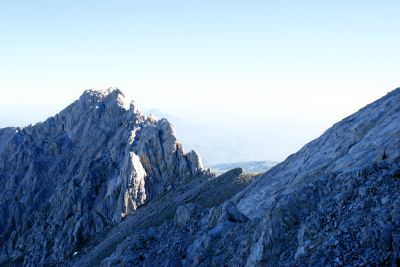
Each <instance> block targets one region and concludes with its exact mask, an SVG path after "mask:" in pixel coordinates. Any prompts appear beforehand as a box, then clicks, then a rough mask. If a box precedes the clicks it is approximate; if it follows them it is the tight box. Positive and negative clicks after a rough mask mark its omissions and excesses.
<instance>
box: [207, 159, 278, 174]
mask: <svg viewBox="0 0 400 267" xmlns="http://www.w3.org/2000/svg"><path fill="white" fill-rule="evenodd" d="M277 164H278V162H275V161H247V162H233V163H222V164H214V165H210V168H211V171H213V172H215V173H224V172H227V171H229V170H232V169H234V168H242V169H243V170H244V171H245V172H249V173H264V172H266V171H268V170H269V169H271V168H272V167H274V166H275V165H277Z"/></svg>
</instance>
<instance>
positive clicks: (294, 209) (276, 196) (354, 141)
mask: <svg viewBox="0 0 400 267" xmlns="http://www.w3.org/2000/svg"><path fill="white" fill-rule="evenodd" d="M217 188H218V187H217ZM399 188H400V89H396V90H394V91H393V92H391V93H389V94H388V95H386V96H385V97H383V98H382V99H380V100H378V101H376V102H374V103H372V104H370V105H368V106H367V107H365V108H363V109H361V110H360V111H359V112H357V113H355V114H354V115H352V116H349V117H348V118H346V119H344V120H343V121H341V122H339V123H337V124H335V125H334V126H333V127H332V128H331V129H329V130H327V131H326V132H325V133H324V134H323V135H322V136H321V137H320V138H318V139H316V140H314V141H312V142H311V143H309V144H307V145H306V146H304V147H303V148H302V149H301V150H300V151H299V152H297V153H296V154H294V155H292V156H290V157H288V159H287V160H285V161H284V162H282V163H281V164H278V165H277V166H275V167H273V168H272V169H271V170H270V171H268V172H267V173H265V174H264V175H261V176H259V177H258V178H256V180H255V181H254V182H253V183H251V184H250V185H249V186H247V187H246V188H245V189H243V190H241V191H240V192H239V193H237V194H236V195H234V196H233V197H231V198H229V199H226V200H224V201H223V202H218V203H213V204H212V205H209V206H200V205H197V201H196V200H195V199H191V200H189V203H188V204H185V205H181V206H178V207H177V208H176V212H175V217H174V219H172V216H170V218H169V219H168V218H165V220H163V221H159V222H157V223H154V224H152V225H147V226H144V227H142V228H139V229H138V230H130V231H127V232H126V233H129V234H126V235H125V237H124V240H123V241H122V242H121V241H119V242H118V244H117V245H114V246H113V247H112V249H111V250H109V251H107V253H98V254H91V253H86V254H85V255H83V256H82V258H81V260H80V261H78V262H79V263H88V261H84V260H82V259H85V258H86V259H92V258H93V255H97V256H99V255H101V257H98V258H97V259H96V262H95V263H96V264H100V263H101V265H102V266H221V265H222V266H379V265H380V266H396V264H399V261H400V190H399ZM177 194H178V195H179V193H177ZM219 203H220V204H219ZM151 205H152V203H149V205H148V206H147V207H146V208H150V207H151ZM134 218H136V219H137V220H139V218H138V217H137V216H136V215H135V214H133V215H131V216H130V217H129V218H128V219H129V220H134ZM101 244H103V245H104V243H100V245H101ZM105 247H107V245H106V246H105ZM99 248H101V249H100V250H101V251H103V252H105V251H106V250H105V249H104V247H101V246H99V245H98V246H96V245H94V246H93V248H91V249H90V251H91V252H95V251H97V252H99V251H100V250H97V249H99ZM107 254H109V255H108V256H107V257H105V255H107ZM91 263H92V264H83V265H80V264H76V262H75V263H72V265H74V264H75V266H96V265H95V264H93V262H91Z"/></svg>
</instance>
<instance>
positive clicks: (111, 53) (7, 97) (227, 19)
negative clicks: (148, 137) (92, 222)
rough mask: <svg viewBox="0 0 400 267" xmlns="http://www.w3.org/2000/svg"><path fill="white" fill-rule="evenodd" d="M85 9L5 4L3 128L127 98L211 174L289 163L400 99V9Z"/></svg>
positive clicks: (347, 4) (368, 4)
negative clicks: (92, 97) (230, 165)
mask: <svg viewBox="0 0 400 267" xmlns="http://www.w3.org/2000/svg"><path fill="white" fill-rule="evenodd" d="M82 2H83V1H53V2H50V1H47V2H46V1H40V2H37V1H4V2H3V3H1V4H0V32H1V37H0V38H1V42H0V58H1V61H0V127H6V126H24V125H27V124H29V123H35V122H38V121H41V120H44V119H46V118H47V117H49V116H52V115H54V114H55V113H57V112H58V111H60V110H61V109H62V108H64V107H65V106H67V105H68V104H70V103H71V102H72V101H74V100H75V99H77V98H78V97H79V96H80V94H81V93H82V92H83V90H84V89H87V88H103V89H104V88H107V87H111V86H117V87H119V88H120V89H121V90H122V91H123V92H124V93H125V95H126V97H127V98H129V99H134V100H135V101H136V102H137V104H138V105H139V106H141V107H143V108H144V109H146V110H148V109H152V108H157V109H158V110H161V111H162V112H163V113H167V114H173V115H174V116H176V117H177V118H179V119H180V120H181V121H182V122H184V123H183V124H184V125H185V127H186V130H185V128H184V127H182V125H181V124H179V125H178V124H177V126H176V128H177V136H178V137H179V136H180V133H179V130H181V131H182V140H183V141H184V143H188V144H189V147H188V148H194V149H197V150H200V154H201V150H204V151H208V152H206V154H207V155H209V156H208V157H207V158H208V159H206V158H205V161H208V162H210V163H220V162H225V161H232V160H236V161H255V160H274V161H280V160H283V159H284V158H285V157H286V156H288V155H289V154H291V153H294V152H296V150H297V149H299V148H300V147H301V146H302V145H304V144H305V143H306V142H308V141H310V140H312V139H313V138H315V137H317V136H319V135H320V134H321V133H322V132H323V131H324V130H325V129H326V128H328V127H330V126H331V125H332V124H333V123H335V122H336V121H338V120H340V119H342V118H343V117H345V116H347V115H350V114H351V113H353V112H355V111H357V110H358V109H359V108H362V107H363V106H364V105H366V104H368V103H369V102H372V101H373V100H375V99H377V98H379V97H381V96H383V95H384V94H386V93H387V92H388V91H390V90H392V89H394V88H395V87H398V86H400V76H399V73H400V64H399V62H400V53H399V52H398V48H399V47H400V35H399V34H398V29H399V28H400V16H399V15H398V11H399V10H400V2H398V1H385V2H379V1H358V0H356V1H331V2H327V1H324V2H321V1H285V2H270V1H197V2H195V1H114V2H109V1H84V3H82ZM191 124H192V126H188V125H191ZM190 129H192V130H190ZM191 131H192V132H191ZM193 139H196V140H197V141H196V140H195V141H196V142H197V145H198V146H199V147H191V146H196V145H193V144H196V142H194V141H193ZM190 144H192V145H190ZM205 147H207V148H205ZM212 148H215V150H214V151H213V150H212ZM228 155H229V157H228ZM203 158H204V156H203Z"/></svg>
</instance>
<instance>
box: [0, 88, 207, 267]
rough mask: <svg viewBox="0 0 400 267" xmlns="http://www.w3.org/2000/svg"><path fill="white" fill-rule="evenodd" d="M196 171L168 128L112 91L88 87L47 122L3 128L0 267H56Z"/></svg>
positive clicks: (197, 165) (191, 157)
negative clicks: (19, 266) (93, 237)
mask: <svg viewBox="0 0 400 267" xmlns="http://www.w3.org/2000/svg"><path fill="white" fill-rule="evenodd" d="M200 172H202V167H201V162H200V158H199V157H198V155H197V154H196V153H195V152H193V151H192V152H189V153H184V151H183V149H182V147H181V145H180V144H179V143H178V142H177V139H176V137H175V133H174V129H173V127H172V125H171V124H170V123H169V122H168V121H166V120H153V119H151V118H147V117H145V116H143V115H142V114H141V113H140V112H139V111H138V110H137V109H136V107H135V105H134V104H133V103H131V104H128V103H126V100H125V98H124V95H123V94H122V93H121V92H120V91H119V90H118V89H109V90H106V91H95V90H88V91H85V93H84V94H83V95H82V96H81V97H80V98H79V100H77V101H76V102H74V103H73V104H71V105H70V106H68V107H67V108H66V109H64V110H63V111H62V112H60V113H59V114H57V115H56V116H54V117H51V118H49V119H48V120H46V121H45V122H43V123H38V124H36V125H33V126H28V127H25V128H5V129H0V251H1V257H0V264H6V263H8V264H11V263H13V264H16V265H19V264H21V265H22V264H23V265H26V266H38V265H51V264H55V265H61V264H62V263H63V262H64V261H65V259H67V258H69V257H71V256H72V255H73V253H74V252H75V251H77V250H79V249H80V248H82V247H83V246H84V245H85V243H86V242H87V240H89V239H90V238H91V237H92V236H93V235H94V234H96V233H98V232H101V231H103V230H105V229H107V228H109V227H111V226H113V225H115V224H117V223H119V222H120V221H121V220H122V219H123V218H124V217H125V216H126V215H127V214H130V213H132V212H134V211H135V210H136V209H137V208H138V207H140V206H142V205H143V204H144V203H146V202H149V201H151V200H152V199H154V198H155V197H156V196H157V195H161V194H163V193H165V192H166V191H168V190H170V189H172V188H174V187H175V186H177V185H180V184H183V183H186V182H188V181H190V180H192V179H193V177H195V176H196V175H198V174H199V173H200Z"/></svg>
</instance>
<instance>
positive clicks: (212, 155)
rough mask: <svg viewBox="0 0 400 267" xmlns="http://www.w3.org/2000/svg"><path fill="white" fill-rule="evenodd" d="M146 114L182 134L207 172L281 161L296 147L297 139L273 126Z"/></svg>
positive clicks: (159, 112) (161, 112)
mask: <svg viewBox="0 0 400 267" xmlns="http://www.w3.org/2000/svg"><path fill="white" fill-rule="evenodd" d="M145 113H146V114H147V115H150V114H151V115H153V116H155V117H156V118H166V119H168V121H170V122H171V123H172V125H173V126H174V128H175V129H176V131H177V132H179V137H180V141H181V142H182V144H183V145H184V147H185V148H188V149H194V150H196V151H197V152H198V153H199V154H200V155H201V157H202V161H203V163H204V165H205V167H207V168H213V167H212V166H213V165H215V164H221V163H226V162H248V161H260V160H265V161H268V160H271V159H279V158H281V157H282V155H285V154H287V155H289V154H290V153H291V152H292V151H291V149H292V148H293V147H294V145H293V144H292V143H291V142H292V139H293V138H285V136H284V134H283V133H280V134H278V133H277V132H275V130H274V129H273V126H271V127H269V126H264V125H260V124H258V125H248V126H244V125H245V124H243V122H242V123H241V124H240V126H238V124H234V123H230V122H216V121H214V122H207V121H201V122H197V121H188V120H185V119H182V118H180V117H178V116H175V115H174V114H169V113H166V112H163V111H161V110H158V109H149V110H145Z"/></svg>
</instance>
